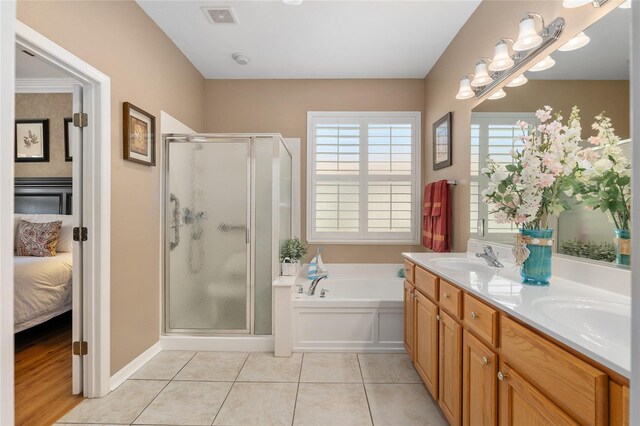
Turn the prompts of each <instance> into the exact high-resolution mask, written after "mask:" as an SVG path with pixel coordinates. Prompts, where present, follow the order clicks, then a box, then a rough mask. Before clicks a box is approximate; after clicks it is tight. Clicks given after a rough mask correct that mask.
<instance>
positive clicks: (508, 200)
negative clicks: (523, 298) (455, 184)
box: [481, 106, 581, 285]
mask: <svg viewBox="0 0 640 426" xmlns="http://www.w3.org/2000/svg"><path fill="white" fill-rule="evenodd" d="M552 111H553V109H552V108H551V107H549V106H545V107H544V108H543V109H540V110H538V111H537V112H536V117H537V118H538V120H539V121H540V124H539V125H538V126H537V127H535V128H532V126H531V125H530V124H529V123H527V122H524V121H519V122H518V126H519V127H520V128H521V129H522V136H521V137H520V140H521V141H522V142H523V146H522V148H521V149H518V150H513V151H512V153H511V156H512V157H513V163H512V164H498V163H495V162H494V161H492V160H491V159H490V158H489V159H488V161H487V167H486V168H483V169H482V171H481V172H482V174H484V175H486V176H487V177H488V178H489V185H488V187H487V189H485V190H484V191H483V192H482V196H483V200H484V202H485V203H487V204H489V206H490V209H491V213H492V214H493V215H494V216H495V218H496V220H497V221H498V222H500V223H513V224H515V225H517V227H518V228H519V234H517V235H516V245H515V247H514V249H513V251H514V255H515V257H516V262H517V263H518V265H519V266H520V267H521V270H520V275H521V277H522V282H523V283H525V284H532V285H546V284H549V279H550V278H551V248H552V246H553V240H552V237H553V229H549V227H548V220H549V216H551V215H558V214H560V213H562V212H563V211H565V210H568V209H569V208H570V205H569V203H568V202H567V201H566V200H565V199H563V194H564V193H566V192H571V191H572V188H573V182H574V181H575V170H576V168H577V160H578V152H579V150H580V147H579V145H578V142H579V141H580V139H581V138H580V133H581V128H580V117H579V110H578V109H577V108H575V107H574V108H573V110H572V113H571V116H570V117H569V120H568V123H567V124H566V125H564V124H562V117H561V116H560V115H559V114H556V116H555V119H554V120H551V118H552Z"/></svg>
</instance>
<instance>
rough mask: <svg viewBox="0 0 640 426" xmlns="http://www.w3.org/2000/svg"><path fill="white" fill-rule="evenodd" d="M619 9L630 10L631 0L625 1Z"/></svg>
mask: <svg viewBox="0 0 640 426" xmlns="http://www.w3.org/2000/svg"><path fill="white" fill-rule="evenodd" d="M619 7H620V9H631V0H627V1H625V2H624V3H622V4H621V5H620V6H619Z"/></svg>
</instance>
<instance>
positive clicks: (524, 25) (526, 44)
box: [513, 12, 546, 52]
mask: <svg viewBox="0 0 640 426" xmlns="http://www.w3.org/2000/svg"><path fill="white" fill-rule="evenodd" d="M535 18H539V19H540V21H541V22H542V28H543V33H544V32H545V31H546V28H545V26H544V18H543V17H542V16H541V15H540V14H538V13H533V12H527V13H525V14H524V16H523V17H522V19H521V20H520V32H519V33H518V39H517V40H516V42H515V43H514V44H513V50H515V51H516V52H524V51H527V50H531V49H533V48H536V47H538V46H540V45H541V44H542V41H543V37H542V36H541V35H540V34H538V31H537V30H536V21H535Z"/></svg>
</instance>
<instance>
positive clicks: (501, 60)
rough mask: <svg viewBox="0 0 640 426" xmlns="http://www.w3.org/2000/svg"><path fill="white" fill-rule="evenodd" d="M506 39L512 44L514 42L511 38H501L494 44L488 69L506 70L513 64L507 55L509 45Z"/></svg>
mask: <svg viewBox="0 0 640 426" xmlns="http://www.w3.org/2000/svg"><path fill="white" fill-rule="evenodd" d="M507 41H510V42H511V43H512V44H513V43H514V41H513V40H511V39H508V38H501V39H500V40H499V41H498V43H497V44H496V47H495V52H494V54H493V60H492V61H491V65H489V71H504V70H508V69H509V68H511V67H512V66H513V65H514V64H515V62H514V61H513V59H511V56H510V55H509V46H508V45H507Z"/></svg>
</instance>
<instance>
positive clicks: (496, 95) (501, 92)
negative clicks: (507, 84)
mask: <svg viewBox="0 0 640 426" xmlns="http://www.w3.org/2000/svg"><path fill="white" fill-rule="evenodd" d="M505 96H507V93H506V92H505V91H504V90H502V89H500V90H498V91H497V92H496V93H494V94H493V95H491V96H489V97H488V98H487V99H489V100H492V101H495V100H496V99H502V98H504V97H505Z"/></svg>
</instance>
